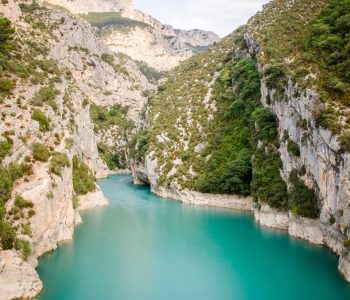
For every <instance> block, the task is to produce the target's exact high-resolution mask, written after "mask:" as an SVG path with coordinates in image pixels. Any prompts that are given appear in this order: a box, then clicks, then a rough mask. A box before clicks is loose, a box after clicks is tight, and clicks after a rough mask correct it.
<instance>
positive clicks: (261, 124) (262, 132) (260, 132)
mask: <svg viewBox="0 0 350 300" xmlns="http://www.w3.org/2000/svg"><path fill="white" fill-rule="evenodd" d="M252 117H253V120H254V121H255V122H256V125H257V131H256V133H257V134H256V138H257V139H258V140H262V141H265V142H268V143H273V144H276V141H277V136H278V124H277V118H276V116H275V115H274V114H273V113H272V112H270V111H269V110H268V109H267V108H262V107H259V108H257V109H256V110H255V111H254V112H253V115H252Z"/></svg>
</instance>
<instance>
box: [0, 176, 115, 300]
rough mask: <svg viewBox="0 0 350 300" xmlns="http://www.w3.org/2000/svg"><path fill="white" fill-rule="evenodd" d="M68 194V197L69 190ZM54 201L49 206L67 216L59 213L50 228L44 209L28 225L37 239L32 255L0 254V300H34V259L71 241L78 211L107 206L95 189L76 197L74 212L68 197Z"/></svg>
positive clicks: (39, 287) (36, 291)
mask: <svg viewBox="0 0 350 300" xmlns="http://www.w3.org/2000/svg"><path fill="white" fill-rule="evenodd" d="M68 178H69V177H68ZM62 186H64V185H62ZM69 192H70V195H71V190H69ZM63 193H64V191H62V194H63ZM37 199H40V198H39V197H38V198H37ZM57 199H58V200H60V201H57V204H56V203H54V200H51V202H50V203H49V204H50V205H51V206H50V207H57V209H59V210H60V211H68V213H65V215H63V214H62V218H61V219H57V218H55V220H56V219H57V224H58V225H57V226H56V227H53V226H52V223H53V218H52V215H51V214H49V212H50V211H49V210H45V211H46V212H47V213H46V214H42V217H40V218H37V219H35V223H34V224H33V226H32V231H33V236H34V237H35V236H39V237H40V238H37V240H38V241H37V242H33V252H32V255H31V256H30V257H28V259H27V260H23V257H22V255H21V254H20V253H19V251H15V250H7V251H0V300H10V299H19V298H21V299H22V298H25V299H32V298H34V297H36V296H37V295H38V294H39V293H40V292H41V291H42V289H43V284H42V282H41V280H40V278H39V275H38V274H37V271H36V267H37V266H38V259H40V257H42V256H44V255H45V254H47V253H48V252H51V251H55V250H56V249H57V246H58V244H59V243H63V242H71V241H73V237H74V227H75V226H77V225H79V224H81V223H82V219H81V217H80V214H79V212H80V211H82V210H88V209H93V208H96V207H100V206H107V205H108V204H109V202H108V200H107V199H106V198H105V197H104V195H103V194H102V191H101V189H100V188H99V187H97V188H96V191H94V192H91V193H88V194H87V195H84V196H80V197H79V203H80V205H79V208H78V209H73V207H72V202H71V200H70V198H69V197H68V196H67V197H57ZM37 207H44V208H45V205H44V204H43V203H37ZM44 208H43V209H44ZM37 215H39V214H37Z"/></svg>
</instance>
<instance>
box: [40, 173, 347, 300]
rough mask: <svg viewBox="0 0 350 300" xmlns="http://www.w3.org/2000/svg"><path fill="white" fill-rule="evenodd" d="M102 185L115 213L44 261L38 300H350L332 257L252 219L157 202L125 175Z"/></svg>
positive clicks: (104, 213)
mask: <svg viewBox="0 0 350 300" xmlns="http://www.w3.org/2000/svg"><path fill="white" fill-rule="evenodd" d="M99 185H100V187H101V189H102V191H103V192H104V194H105V196H106V197H107V198H108V199H109V201H110V206H109V207H104V208H99V209H96V210H91V211H86V212H84V213H83V214H82V217H83V221H84V224H83V225H81V226H80V227H78V228H77V230H76V233H75V237H74V241H73V242H72V243H67V244H64V245H61V246H60V247H59V249H58V251H55V252H53V253H50V254H48V255H46V256H44V257H43V258H42V259H40V264H39V267H38V269H37V270H38V272H39V275H40V278H41V279H42V280H43V283H44V291H43V293H42V294H41V295H40V297H39V299H40V300H46V299H50V300H55V299H65V300H77V299H84V300H89V299H91V300H92V299H122V300H140V299H142V300H164V299H168V300H178V299H183V300H194V299H202V300H232V299H237V300H241V299H250V300H252V299H270V300H274V299H276V300H279V299H300V300H302V299H310V298H311V299H319V300H322V299H333V300H337V299H339V300H343V299H350V286H348V285H347V284H346V282H345V281H344V280H343V278H342V277H341V275H340V274H339V273H338V271H337V257H336V255H334V254H332V253H331V252H330V251H329V250H327V249H326V248H323V247H315V246H311V245H309V244H307V243H306V242H303V241H300V240H296V239H293V238H290V237H288V236H287V234H286V233H284V232H280V231H276V230H269V229H265V228H262V227H260V226H259V225H258V224H256V223H255V222H254V219H253V217H252V215H251V214H250V213H243V212H236V211H232V210H222V209H213V208H203V207H192V206H187V205H183V204H181V203H179V202H176V201H171V200H165V199H161V198H159V197H157V196H155V195H153V194H152V193H151V192H150V190H149V188H148V187H140V186H135V185H133V184H132V178H131V177H130V176H125V175H117V176H111V177H109V178H108V179H104V180H101V181H99Z"/></svg>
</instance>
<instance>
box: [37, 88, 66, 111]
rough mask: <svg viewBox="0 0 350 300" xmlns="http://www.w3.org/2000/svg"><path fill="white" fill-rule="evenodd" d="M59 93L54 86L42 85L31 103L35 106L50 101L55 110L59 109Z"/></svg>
mask: <svg viewBox="0 0 350 300" xmlns="http://www.w3.org/2000/svg"><path fill="white" fill-rule="evenodd" d="M57 95H59V91H58V90H56V89H55V88H54V87H53V86H48V87H42V88H41V89H40V90H39V91H38V92H37V93H36V94H35V96H34V97H33V99H32V100H30V103H31V104H32V105H35V106H43V104H44V103H48V104H49V105H50V106H51V107H52V109H53V110H54V111H56V110H57V108H58V107H57V103H56V100H55V99H56V96H57Z"/></svg>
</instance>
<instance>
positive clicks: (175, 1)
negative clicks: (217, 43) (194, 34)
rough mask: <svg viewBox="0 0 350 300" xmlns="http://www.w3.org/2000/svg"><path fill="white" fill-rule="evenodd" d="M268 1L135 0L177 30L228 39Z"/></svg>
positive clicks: (142, 8) (137, 5)
mask: <svg viewBox="0 0 350 300" xmlns="http://www.w3.org/2000/svg"><path fill="white" fill-rule="evenodd" d="M267 2H269V1H268V0H158V1H157V0H135V7H136V8H139V9H141V10H143V11H145V12H147V13H149V14H151V15H152V16H153V17H155V18H157V19H159V20H160V21H162V22H163V23H167V24H170V25H173V26H174V27H177V28H183V29H193V28H199V29H205V30H211V31H214V32H216V33H218V34H219V35H220V36H225V35H227V34H228V33H230V32H232V31H233V30H235V29H236V28H237V27H238V26H240V25H243V24H244V23H246V22H247V20H248V19H249V18H250V17H251V16H253V15H254V14H255V13H256V12H258V11H259V10H261V8H262V5H263V4H264V3H267Z"/></svg>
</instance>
